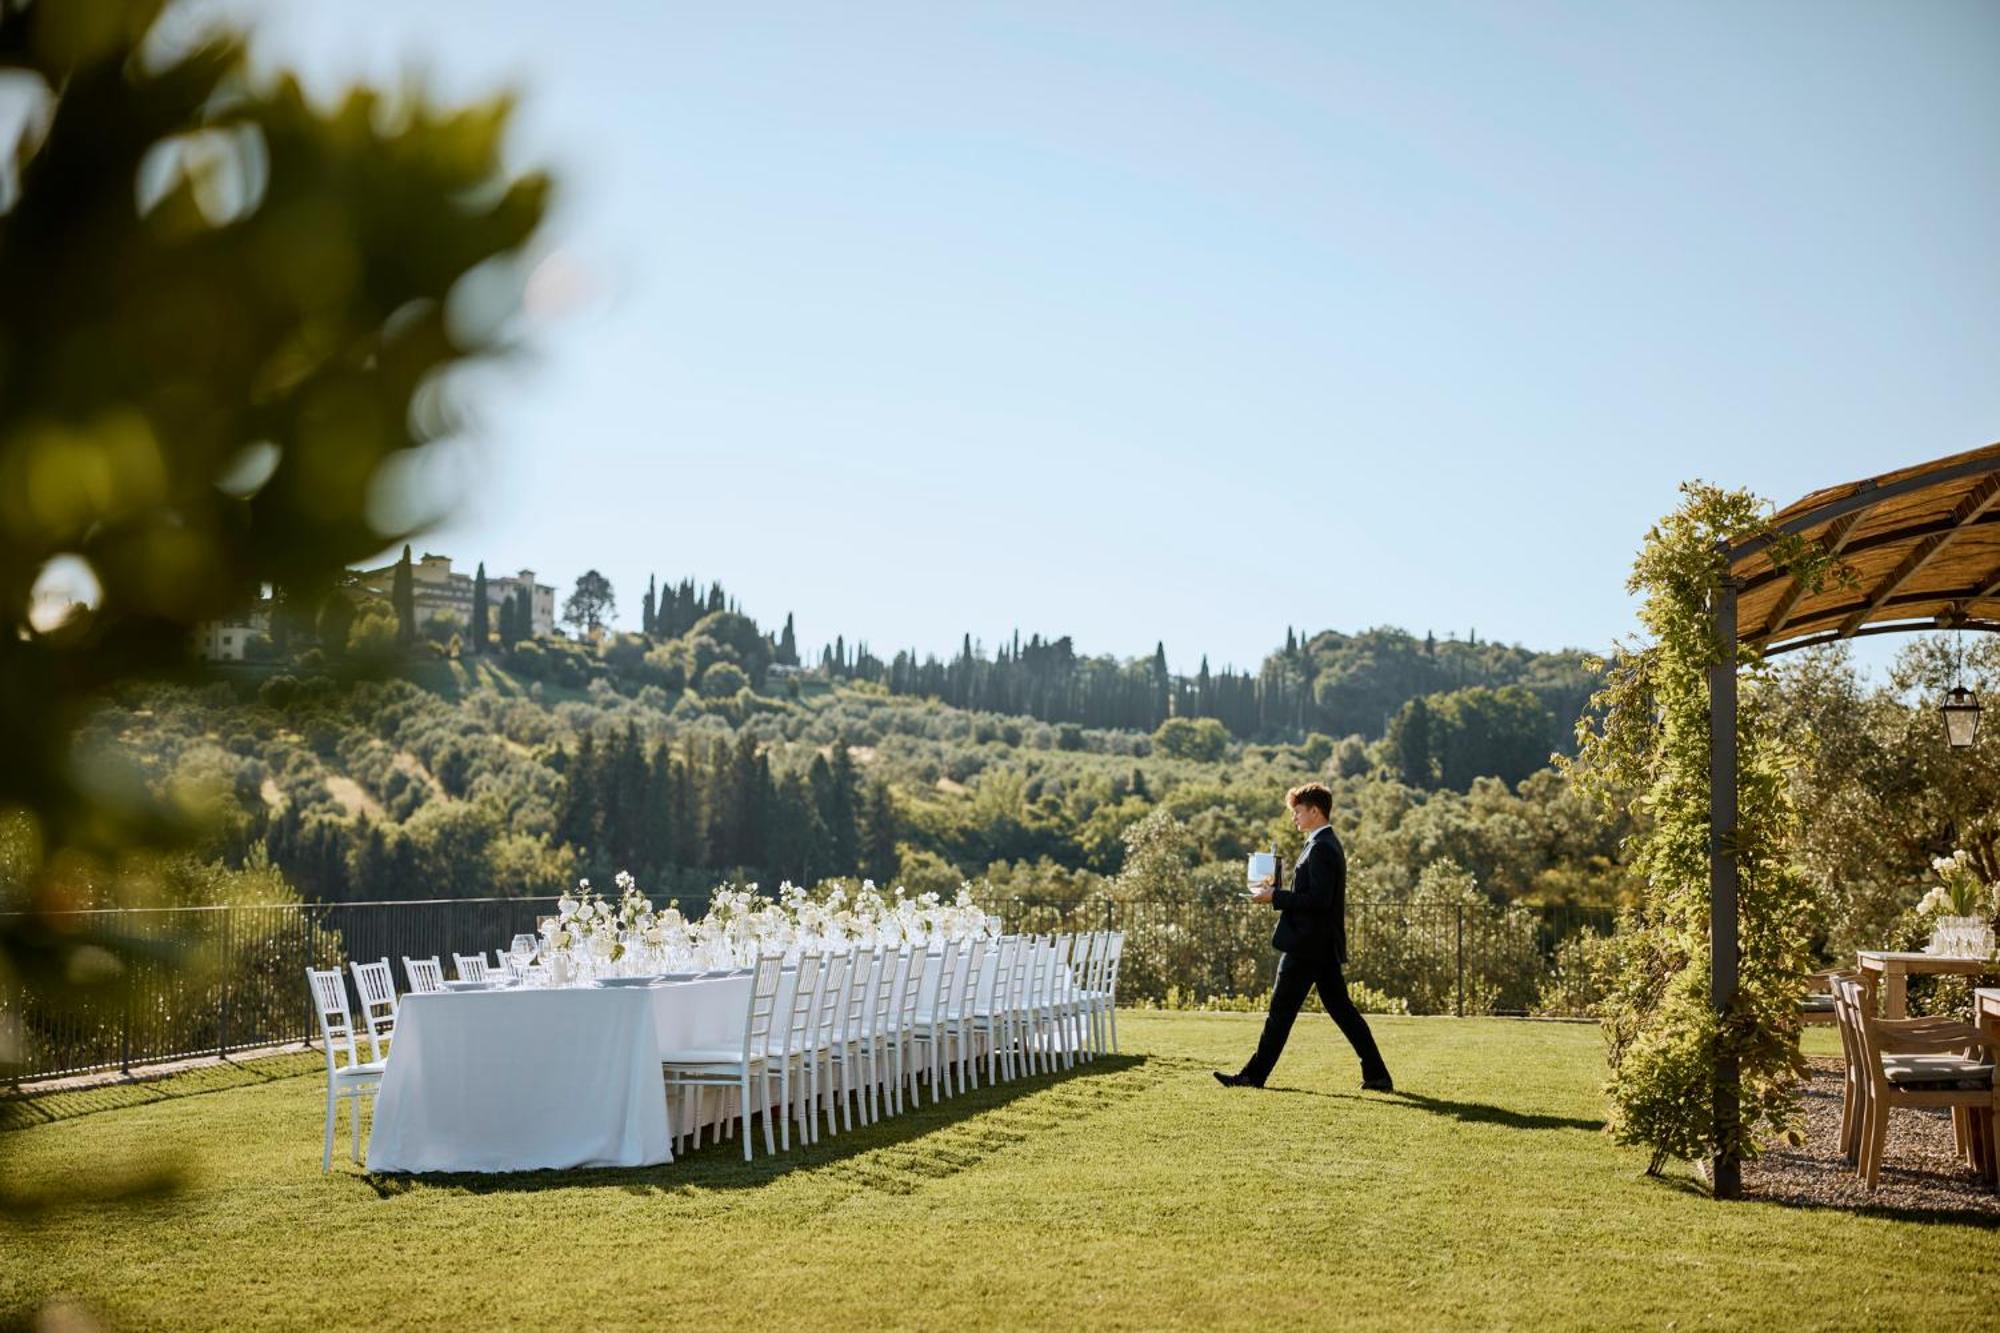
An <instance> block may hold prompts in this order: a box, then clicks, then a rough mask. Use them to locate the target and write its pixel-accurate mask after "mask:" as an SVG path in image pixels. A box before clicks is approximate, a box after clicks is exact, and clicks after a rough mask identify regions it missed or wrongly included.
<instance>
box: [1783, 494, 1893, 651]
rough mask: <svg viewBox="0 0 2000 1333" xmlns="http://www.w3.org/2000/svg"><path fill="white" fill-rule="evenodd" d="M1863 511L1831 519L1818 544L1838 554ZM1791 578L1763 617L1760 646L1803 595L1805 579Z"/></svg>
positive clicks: (1830, 552) (1831, 553)
mask: <svg viewBox="0 0 2000 1333" xmlns="http://www.w3.org/2000/svg"><path fill="white" fill-rule="evenodd" d="M1865 512H1867V511H1865V510H1860V509H1857V510H1855V511H1854V512H1853V513H1851V514H1843V515H1842V516H1841V517H1839V518H1837V519H1835V520H1834V521H1833V526H1832V527H1830V528H1828V529H1827V530H1826V536H1824V537H1822V538H1820V544H1821V545H1822V546H1824V547H1825V548H1826V553H1827V554H1828V555H1833V556H1837V555H1839V554H1840V552H1841V549H1842V548H1843V547H1845V546H1846V545H1847V538H1848V534H1850V533H1852V532H1853V531H1854V525H1855V524H1856V523H1859V522H1860V521H1861V515H1862V514H1863V513H1865ZM1791 579H1792V586H1791V587H1789V588H1787V589H1785V594H1784V596H1782V597H1780V598H1779V599H1778V604H1777V605H1776V606H1774V607H1772V608H1771V614H1770V615H1768V616H1766V617H1765V618H1764V628H1763V629H1762V630H1760V631H1758V633H1757V634H1756V636H1755V637H1756V640H1757V643H1758V645H1759V646H1760V647H1761V646H1762V645H1763V644H1765V643H1767V642H1768V641H1769V640H1770V638H1771V636H1772V635H1773V634H1776V633H1777V632H1778V631H1779V630H1780V629H1782V628H1783V627H1784V624H1785V617H1786V616H1788V615H1790V614H1791V613H1792V608H1793V607H1795V606H1797V605H1798V604H1799V598H1801V597H1803V596H1805V591H1806V585H1805V580H1804V579H1801V578H1800V577H1799V576H1798V575H1796V574H1794V575H1792V576H1791Z"/></svg>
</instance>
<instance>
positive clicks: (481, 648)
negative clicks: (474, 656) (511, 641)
mask: <svg viewBox="0 0 2000 1333" xmlns="http://www.w3.org/2000/svg"><path fill="white" fill-rule="evenodd" d="M486 620H487V611H486V562H485V561H484V560H482V561H480V562H479V572H478V573H477V574H474V575H473V576H472V651H473V652H475V653H483V652H485V651H486V635H487V632H488V628H489V627H488V625H487V623H486Z"/></svg>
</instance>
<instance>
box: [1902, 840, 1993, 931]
mask: <svg viewBox="0 0 2000 1333" xmlns="http://www.w3.org/2000/svg"><path fill="white" fill-rule="evenodd" d="M1931 870H1932V871H1933V872H1934V873H1935V874H1936V875H1937V877H1938V883H1937V884H1936V886H1935V887H1933V888H1932V889H1931V891H1930V892H1929V893H1927V894H1925V895H1924V896H1923V900H1922V901H1921V902H1919V903H1918V904H1917V911H1918V912H1919V913H1922V914H1924V915H1927V916H1930V917H1932V918H1933V921H1932V926H1931V940H1930V943H1929V944H1928V945H1926V946H1925V952H1926V953H1932V954H1938V955H1941V956H1945V957H1952V958H1984V957H1987V956H1988V955H1990V954H1991V953H1992V952H1993V916H1994V913H1995V907H1996V898H2000V894H1996V889H1995V887H1994V886H1992V885H1988V884H1987V883H1986V882H1985V881H1983V880H1981V879H1980V878H1979V872H1978V871H1977V870H1975V869H1974V868H1973V865H1972V854H1971V853H1970V852H1968V851H1966V850H1965V849H1964V848H1962V847H1961V848H1959V849H1958V850H1957V851H1954V852H1953V853H1952V854H1951V855H1950V856H1940V857H1938V858H1936V859H1935V860H1933V861H1932V862H1931Z"/></svg>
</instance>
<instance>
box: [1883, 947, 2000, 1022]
mask: <svg viewBox="0 0 2000 1333" xmlns="http://www.w3.org/2000/svg"><path fill="white" fill-rule="evenodd" d="M1855 961H1856V962H1857V963H1858V964H1859V965H1860V968H1861V985H1862V988H1863V989H1864V990H1865V991H1866V992H1867V994H1868V1002H1869V1005H1870V1007H1871V1008H1872V1007H1873V1005H1874V1001H1875V988H1876V985H1877V984H1878V982H1886V983H1887V985H1886V987H1884V989H1885V992H1886V995H1887V1001H1886V1003H1887V1006H1888V1007H1887V1009H1886V1011H1885V1012H1884V1013H1883V1015H1882V1016H1883V1017H1884V1018H1908V1017H1909V1016H1910V1009H1909V987H1910V981H1909V979H1910V978H1911V977H1913V976H1961V977H1976V976H1979V975H1980V974H1981V973H1985V972H1996V971H2000V963H1997V962H1994V961H1993V960H1992V959H1990V958H1950V957H1944V956H1941V955H1938V954H1934V953H1891V952H1889V951H1887V950H1882V949H1863V950H1861V951H1860V952H1859V953H1857V954H1855Z"/></svg>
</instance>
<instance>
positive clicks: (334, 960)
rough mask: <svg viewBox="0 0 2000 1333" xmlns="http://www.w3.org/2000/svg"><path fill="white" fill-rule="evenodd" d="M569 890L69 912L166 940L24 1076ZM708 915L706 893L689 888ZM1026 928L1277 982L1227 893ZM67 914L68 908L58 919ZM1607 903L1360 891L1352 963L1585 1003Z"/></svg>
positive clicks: (1147, 992)
mask: <svg viewBox="0 0 2000 1333" xmlns="http://www.w3.org/2000/svg"><path fill="white" fill-rule="evenodd" d="M555 902H556V899H555V898H553V897H548V898H474V899H435V900H428V901H420V902H376V903H332V904H325V903H313V904H273V905H257V906H228V907H189V908H160V909H124V910H106V911H100V912H77V913H69V914H66V917H67V921H66V924H68V925H70V926H73V927H74V928H75V929H77V930H78V931H84V930H90V931H98V932H105V933H111V934H116V935H120V936H124V937H127V938H133V939H138V940H142V941H149V942H157V943H158V944H160V945H162V946H166V945H170V944H171V945H174V946H177V947H176V948H175V949H174V950H173V951H172V961H167V959H166V957H165V955H166V952H167V951H166V950H165V949H164V948H163V950H162V954H163V957H162V958H161V959H160V960H158V961H141V962H140V963H138V964H137V965H136V966H135V968H134V971H133V974H132V977H131V984H130V985H128V986H124V987H120V988H118V990H119V998H117V999H112V1000H82V1001H74V1002H69V1003H64V1004H61V1005H58V1006H39V1005H31V1006H28V1007H26V1008H25V1009H22V1010H21V1011H20V1012H8V1011H7V1009H6V1007H5V1003H4V1002H0V1024H4V1025H5V1026H6V1027H7V1028H9V1029H11V1030H12V1031H13V1032H14V1034H15V1036H16V1042H15V1044H16V1045H17V1046H18V1048H19V1051H20V1056H21V1059H20V1060H19V1062H18V1064H17V1067H16V1069H15V1070H14V1071H13V1077H15V1078H20V1079H31V1078H43V1077H48V1076H52V1075H57V1074H66V1073H80V1072H85V1071H89V1070H100V1069H132V1068H136V1067H139V1066H144V1065H149V1064H157V1063H160V1062H163V1061H168V1060H175V1059H181V1058H186V1057H190V1056H200V1055H222V1054H227V1053H229V1052H231V1051H239V1050H245V1049H248V1048H252V1047H259V1046H274V1045H281V1044H287V1043H300V1044H303V1043H305V1042H307V1041H309V1040H311V1039H312V1038H314V1037H316V1036H317V1034H318V1022H317V1019H316V1018H315V1017H314V1016H313V1013H312V1008H311V1005H310V1002H309V1000H308V998H307V993H306V987H305V978H304V975H303V974H304V972H305V969H306V968H308V967H333V966H339V965H341V964H342V963H344V962H346V961H348V960H350V959H353V960H359V961H369V960H373V959H377V958H387V959H389V960H391V963H392V964H393V966H394V971H395V973H396V975H397V978H398V980H399V981H400V980H401V979H402V975H403V968H402V964H401V960H402V958H403V957H405V956H408V957H411V958H429V957H432V956H438V957H441V958H443V959H445V960H446V963H445V966H446V971H447V974H449V973H450V961H449V959H450V955H451V954H452V953H453V952H454V951H457V952H464V953H474V952H479V951H482V950H483V951H486V952H487V954H488V956H489V957H490V956H491V951H492V950H494V949H496V948H502V949H504V948H505V947H506V946H507V944H508V942H509V941H510V940H511V939H512V937H513V936H514V935H515V934H517V933H520V932H523V931H532V930H533V929H534V928H535V922H536V918H538V917H541V916H545V915H547V914H548V913H549V912H551V911H552V910H554V904H555ZM681 910H682V911H683V912H684V913H686V914H688V915H689V916H699V915H700V914H701V913H702V912H703V911H704V910H705V904H704V903H703V902H702V901H700V900H699V899H696V900H689V899H686V898H683V899H682V900H681ZM993 910H996V911H998V912H999V914H1000V916H1001V918H1002V919H1003V920H1004V921H1005V922H1006V925H1007V928H1008V929H1009V930H1014V931H1027V932H1033V933H1042V932H1048V931H1085V930H1121V931H1123V932H1125V952H1124V958H1123V964H1122V968H1121V972H1120V977H1119V986H1118V991H1119V1000H1120V1002H1121V1003H1132V1004H1153V1005H1164V1006H1168V1007H1182V1006H1199V1005H1205V1004H1215V1003H1225V1002H1228V1001H1232V1000H1235V1001H1245V1000H1254V999H1256V998H1257V997H1260V996H1261V995H1262V994H1263V993H1264V992H1265V991H1266V990H1268V989H1269V987H1270V984H1271V977H1272V972H1273V969H1274V968H1275V965H1276V961H1277V958H1276V955H1275V954H1274V953H1273V952H1272V951H1271V943H1270V941H1271V926H1272V914H1271V911H1270V909H1269V908H1267V907H1263V906H1259V905H1256V904H1252V903H1248V902H1243V901H1240V900H1239V901H1229V902H1224V903H1217V904H1196V903H1153V902H1139V903H1134V902H1116V901H1112V900H1109V899H1101V898H1100V899H1089V900H1083V901H1076V902H1052V901H1045V900H1038V899H1027V898H1020V899H1011V900H1006V901H1003V902H1000V903H997V904H994V905H993ZM59 924H63V923H59ZM1612 925H1613V921H1612V917H1611V914H1610V913H1608V912H1599V911H1591V910H1587V909H1527V908H1519V907H1497V906H1488V905H1485V904H1482V903H1468V904H1463V905H1452V904H1445V905H1425V904H1416V905H1413V904H1404V903H1372V902H1371V903H1350V904H1349V905H1348V968H1347V975H1348V978H1349V980H1350V982H1351V983H1353V985H1354V989H1355V992H1356V994H1357V997H1358V998H1359V999H1360V1000H1361V1002H1362V1003H1363V1004H1364V1006H1365V1007H1370V1008H1375V1009H1378V1010H1380V1009H1392V1010H1396V1011H1399V1012H1408V1013H1419V1014H1454V1013H1455V1014H1546V1015H1552V1016H1564V1017H1576V1016H1581V1015H1583V1014H1584V1013H1585V1012H1587V1010H1588V1007H1589V1005H1590V1004H1591V1003H1592V1002H1593V1000H1594V999H1595V996H1594V995H1593V994H1592V992H1591V987H1590V983H1589V979H1588V975H1587V972H1585V971H1584V970H1582V969H1579V968H1577V967H1575V966H1574V965H1573V963H1572V962H1571V961H1570V960H1571V959H1573V957H1574V952H1575V951H1574V947H1573V946H1574V945H1575V944H1576V942H1577V941H1579V940H1582V939H1587V938H1588V937H1589V936H1590V935H1591V934H1592V933H1594V934H1600V935H1601V934H1608V933H1609V931H1610V929H1611V927H1612Z"/></svg>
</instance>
